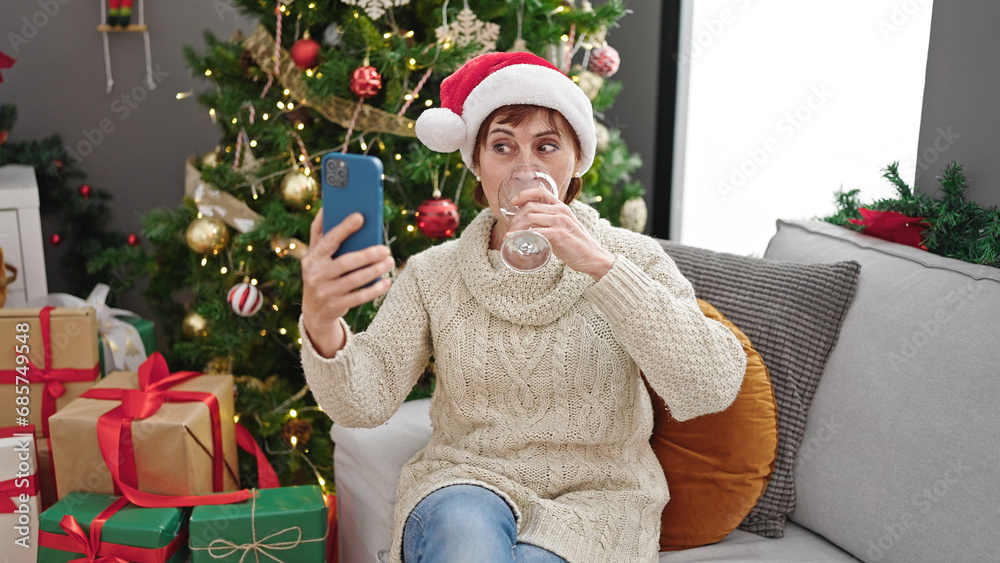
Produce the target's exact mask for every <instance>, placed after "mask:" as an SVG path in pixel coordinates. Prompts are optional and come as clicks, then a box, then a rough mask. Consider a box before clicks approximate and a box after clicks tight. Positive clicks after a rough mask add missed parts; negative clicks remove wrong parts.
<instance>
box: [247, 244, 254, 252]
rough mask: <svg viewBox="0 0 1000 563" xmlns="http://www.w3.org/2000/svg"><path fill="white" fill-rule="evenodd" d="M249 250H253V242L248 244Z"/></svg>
mask: <svg viewBox="0 0 1000 563" xmlns="http://www.w3.org/2000/svg"><path fill="white" fill-rule="evenodd" d="M247 252H253V245H252V244H248V245H247Z"/></svg>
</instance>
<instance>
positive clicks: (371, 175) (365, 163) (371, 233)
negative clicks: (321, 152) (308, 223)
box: [321, 153, 383, 256]
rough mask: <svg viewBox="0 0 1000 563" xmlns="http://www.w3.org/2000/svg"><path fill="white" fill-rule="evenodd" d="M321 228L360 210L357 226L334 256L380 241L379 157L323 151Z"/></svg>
mask: <svg viewBox="0 0 1000 563" xmlns="http://www.w3.org/2000/svg"><path fill="white" fill-rule="evenodd" d="M321 166H322V172H321V175H322V177H323V231H324V232H326V231H329V230H330V229H331V228H333V226H334V225H337V224H338V223H340V222H341V221H343V220H344V218H345V217H347V216H348V215H350V214H351V213H354V212H355V211H358V212H360V213H361V214H362V215H363V216H364V218H365V224H364V225H363V226H362V227H361V230H360V231H358V232H356V233H354V234H352V235H351V236H350V237H348V238H347V240H345V241H344V243H343V244H341V245H340V248H338V249H337V252H335V253H334V256H339V255H341V254H344V253H346V252H352V251H355V250H361V249H363V248H368V247H369V246H373V245H377V244H382V242H383V238H382V205H383V201H382V177H383V174H382V170H383V168H382V161H381V160H379V159H378V158H377V157H374V156H369V155H363V154H353V153H343V154H342V153H327V154H326V155H325V156H324V157H323V161H322V164H321Z"/></svg>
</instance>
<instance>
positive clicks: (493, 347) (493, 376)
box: [300, 203, 746, 563]
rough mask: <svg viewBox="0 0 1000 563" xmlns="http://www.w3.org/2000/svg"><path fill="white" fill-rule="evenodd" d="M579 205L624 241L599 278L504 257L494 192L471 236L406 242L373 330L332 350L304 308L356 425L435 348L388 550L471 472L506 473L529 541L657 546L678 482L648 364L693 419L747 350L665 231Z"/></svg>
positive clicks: (618, 553) (607, 237) (635, 549)
mask: <svg viewBox="0 0 1000 563" xmlns="http://www.w3.org/2000/svg"><path fill="white" fill-rule="evenodd" d="M571 207H572V209H573V212H574V213H575V214H576V215H577V217H578V218H579V219H580V221H581V222H582V223H583V225H584V226H585V227H586V228H587V230H588V231H589V232H590V233H591V234H592V236H594V238H595V239H596V240H597V241H598V242H600V243H601V244H602V245H603V246H604V247H605V248H607V249H608V250H609V251H610V252H612V253H613V254H614V255H615V256H616V260H615V264H614V266H613V267H612V269H611V270H610V271H609V272H608V273H607V274H606V275H605V276H604V277H603V278H602V279H601V280H600V281H599V282H596V283H595V282H594V281H593V280H592V279H591V278H590V277H589V276H587V275H584V274H581V273H579V272H575V271H573V270H572V269H570V268H568V267H567V266H566V265H565V264H564V263H563V262H561V261H560V260H558V259H555V258H553V259H552V260H551V261H550V263H549V264H548V265H547V266H546V267H545V268H544V269H542V270H541V271H539V272H536V273H533V274H528V275H524V274H517V273H514V272H511V271H509V270H507V269H506V268H505V267H504V266H503V265H502V263H501V261H500V258H499V253H498V252H497V251H491V250H488V246H489V237H490V232H491V231H492V228H493V224H494V222H495V220H494V218H493V217H492V215H491V214H490V212H489V210H484V211H483V212H482V213H481V214H480V215H479V216H478V217H477V218H476V219H475V220H474V221H473V222H472V223H470V224H469V226H468V227H467V228H466V229H465V231H464V232H463V233H462V236H461V237H460V238H459V239H458V240H454V241H449V242H446V243H444V244H441V245H438V246H436V247H433V248H431V249H429V250H427V251H425V252H422V253H420V254H418V255H416V256H413V257H412V258H410V260H409V262H408V263H407V265H406V268H404V270H403V272H402V274H400V276H399V278H398V279H397V280H396V282H395V284H394V285H393V288H392V289H391V290H390V291H389V293H388V295H387V296H386V300H385V302H384V303H383V305H382V307H381V309H380V310H379V313H378V315H377V316H376V318H375V320H374V321H373V322H372V324H371V326H370V327H369V328H368V330H366V331H365V332H363V333H359V334H349V335H348V339H347V344H346V346H345V348H344V349H343V350H342V351H340V352H339V353H338V354H337V355H336V356H335V357H334V358H332V359H325V358H322V357H320V356H319V355H318V354H317V353H316V352H315V350H314V349H313V348H312V345H311V343H310V342H309V341H308V338H307V337H306V332H305V329H304V328H303V327H301V324H300V330H301V333H302V334H303V349H302V365H303V368H304V369H305V373H306V377H307V379H308V381H309V384H310V386H311V388H312V392H313V394H314V395H315V397H316V399H317V401H319V403H320V404H321V405H322V406H323V409H324V410H325V411H326V412H327V413H328V414H329V415H330V416H331V417H332V418H333V420H334V421H335V422H337V423H338V424H342V425H345V426H364V427H371V426H376V425H378V424H381V423H383V422H384V421H385V420H387V419H388V418H389V417H390V416H391V415H392V413H393V412H395V410H396V409H397V408H398V407H399V405H400V404H401V403H402V401H403V400H404V399H405V397H406V395H407V393H408V392H409V390H410V388H411V387H412V386H413V385H414V384H415V382H416V380H417V378H418V377H419V376H420V374H421V373H422V371H423V367H424V365H425V362H426V361H427V359H428V358H429V357H430V356H431V355H432V354H433V356H434V360H435V365H436V368H437V388H436V391H435V393H434V397H433V400H432V402H431V410H430V415H431V422H432V424H433V427H434V430H433V434H432V436H431V439H430V443H429V444H428V445H427V446H426V447H425V448H424V449H423V450H421V452H420V453H418V454H417V455H416V456H414V458H413V459H411V460H410V461H409V462H408V463H407V464H406V466H405V467H404V468H403V472H402V475H401V476H400V481H399V488H398V490H397V503H396V508H395V515H394V516H395V519H394V522H395V523H394V526H393V544H392V550H391V558H392V561H394V562H397V563H398V562H399V561H400V560H401V550H400V545H401V540H402V533H403V524H404V523H405V521H406V518H407V516H408V515H409V513H410V511H411V510H413V508H414V507H415V506H416V505H417V503H419V502H420V500H422V499H423V498H424V497H426V496H427V495H428V494H430V493H431V492H433V491H435V490H437V489H439V488H441V487H446V486H449V485H454V484H459V483H466V484H475V485H480V486H484V487H487V488H489V489H491V490H493V491H495V492H496V493H497V494H499V495H500V496H501V497H502V498H504V499H505V500H506V501H507V503H508V504H509V505H510V506H511V509H512V510H513V512H514V515H515V518H516V519H517V525H518V539H519V540H520V541H523V542H527V543H531V544H535V545H538V546H541V547H544V548H546V549H548V550H550V551H553V552H554V553H556V554H558V555H560V556H561V557H563V558H564V559H566V560H567V561H569V562H570V563H600V562H607V563H622V562H641V563H649V562H653V561H656V558H657V555H656V553H657V545H658V539H659V525H660V514H661V512H662V511H663V507H664V506H665V504H666V502H667V500H668V498H669V494H668V492H667V484H666V481H665V479H664V476H663V471H662V470H661V469H660V466H659V464H658V462H657V460H656V457H655V456H654V455H653V451H652V449H651V448H650V445H649V436H650V432H651V431H652V425H653V416H652V406H651V403H650V399H649V395H648V393H647V392H646V389H645V387H644V385H643V383H642V381H641V379H640V377H639V372H640V370H642V372H644V373H645V375H646V377H647V379H648V380H649V383H650V385H652V386H653V388H654V389H655V390H656V391H657V393H659V394H660V395H661V396H662V397H663V398H664V400H665V401H666V403H667V406H668V408H669V409H670V411H671V414H672V415H673V416H674V417H675V418H676V419H678V420H686V419H689V418H692V417H695V416H699V415H701V414H707V413H711V412H717V411H720V410H723V409H725V408H726V407H728V406H729V404H730V403H731V402H732V401H733V399H734V398H735V397H736V394H737V393H738V392H739V388H740V384H741V382H742V378H743V372H744V369H745V365H746V356H745V355H744V353H743V348H742V346H741V345H740V343H739V341H738V340H736V338H735V337H734V336H733V335H732V333H731V332H730V331H729V330H727V329H726V328H725V327H723V326H722V325H721V324H719V323H717V322H715V321H712V320H709V319H707V318H705V316H704V315H702V313H701V311H700V310H699V309H698V305H697V302H696V301H695V297H694V291H693V290H692V288H691V285H690V284H689V283H688V282H687V280H685V279H684V278H683V277H682V276H681V274H680V272H678V270H677V268H676V266H675V265H674V263H673V261H672V260H671V259H670V258H669V257H668V256H667V255H666V254H665V253H664V252H663V250H662V248H661V247H660V246H659V244H657V243H656V242H655V241H654V240H652V239H650V238H648V237H645V236H641V235H637V234H635V233H632V232H630V231H626V230H624V229H619V228H615V227H612V226H611V225H610V224H609V223H607V221H604V220H602V219H600V218H599V217H598V214H597V212H596V211H594V210H593V209H591V208H589V207H587V206H586V205H583V204H581V203H573V204H572V205H571Z"/></svg>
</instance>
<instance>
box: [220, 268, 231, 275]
mask: <svg viewBox="0 0 1000 563" xmlns="http://www.w3.org/2000/svg"><path fill="white" fill-rule="evenodd" d="M228 271H229V270H228V269H226V267H225V266H223V267H222V268H219V273H220V274H222V275H226V272H228Z"/></svg>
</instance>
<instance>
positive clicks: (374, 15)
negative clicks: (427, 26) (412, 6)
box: [343, 0, 410, 20]
mask: <svg viewBox="0 0 1000 563" xmlns="http://www.w3.org/2000/svg"><path fill="white" fill-rule="evenodd" d="M343 2H344V4H347V5H348V6H357V7H359V8H361V9H362V10H364V11H365V14H367V15H368V17H369V18H371V19H373V20H377V19H379V18H381V17H382V16H383V15H385V12H386V11H387V10H389V9H391V8H392V7H393V6H405V5H406V4H409V3H410V0H343Z"/></svg>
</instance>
